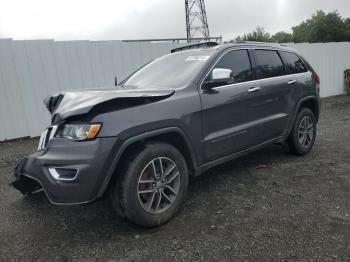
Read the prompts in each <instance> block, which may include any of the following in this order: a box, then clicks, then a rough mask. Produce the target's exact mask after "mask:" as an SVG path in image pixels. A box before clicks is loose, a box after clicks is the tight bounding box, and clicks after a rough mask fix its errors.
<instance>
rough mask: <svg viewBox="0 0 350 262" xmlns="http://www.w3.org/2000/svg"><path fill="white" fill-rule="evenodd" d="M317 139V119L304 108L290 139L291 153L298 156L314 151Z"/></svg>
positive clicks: (297, 118)
mask: <svg viewBox="0 0 350 262" xmlns="http://www.w3.org/2000/svg"><path fill="white" fill-rule="evenodd" d="M315 139H316V118H315V115H314V113H313V112H312V111H311V110H310V109H308V108H302V109H301V110H300V111H299V113H298V115H297V117H296V119H295V122H294V125H293V128H292V132H291V133H290V135H289V137H288V140H287V142H288V145H289V148H290V151H291V152H292V153H293V154H296V155H306V154H307V153H309V152H310V150H311V149H312V147H313V145H314V143H315Z"/></svg>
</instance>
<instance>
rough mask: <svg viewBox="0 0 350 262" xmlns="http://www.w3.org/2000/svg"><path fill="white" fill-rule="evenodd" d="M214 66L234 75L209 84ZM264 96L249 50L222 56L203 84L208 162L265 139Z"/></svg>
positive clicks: (206, 157) (265, 113) (204, 127)
mask: <svg viewBox="0 0 350 262" xmlns="http://www.w3.org/2000/svg"><path fill="white" fill-rule="evenodd" d="M215 69H229V70H231V71H232V76H233V78H232V79H231V81H228V82H226V83H225V82H221V83H219V84H216V85H214V86H212V87H208V86H206V85H209V84H210V83H213V81H211V78H212V77H213V74H212V72H213V70H215ZM221 71H225V70H221ZM226 71H227V70H226ZM263 96H264V90H263V89H262V88H261V87H260V81H256V80H254V75H253V71H252V65H251V57H250V55H249V52H248V50H246V49H239V50H231V51H228V52H226V53H225V54H224V55H223V56H222V57H221V58H219V60H218V61H217V62H216V64H215V65H214V67H213V68H212V69H211V70H210V71H209V73H208V75H207V77H206V78H205V79H204V81H203V83H202V86H201V100H202V108H203V111H202V123H203V128H202V130H203V143H204V147H205V159H206V161H211V160H215V159H218V158H221V157H224V156H227V155H230V154H232V153H236V152H240V151H242V150H244V149H247V148H250V147H252V146H255V145H258V144H260V143H262V142H264V139H265V134H264V133H263V123H264V121H265V120H266V118H267V117H268V115H267V112H266V108H264V106H265V102H264V99H263Z"/></svg>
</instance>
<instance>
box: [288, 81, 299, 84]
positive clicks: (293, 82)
mask: <svg viewBox="0 0 350 262" xmlns="http://www.w3.org/2000/svg"><path fill="white" fill-rule="evenodd" d="M296 82H297V80H290V81H288V85H292V84H295V83H296Z"/></svg>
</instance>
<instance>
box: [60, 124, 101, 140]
mask: <svg viewBox="0 0 350 262" xmlns="http://www.w3.org/2000/svg"><path fill="white" fill-rule="evenodd" d="M100 128H101V124H92V125H80V124H67V125H64V126H63V127H62V128H61V130H60V131H59V132H58V133H57V137H64V138H69V139H72V140H76V141H83V140H91V139H94V138H95V137H96V136H97V134H98V131H100Z"/></svg>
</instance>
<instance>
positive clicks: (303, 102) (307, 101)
mask: <svg viewBox="0 0 350 262" xmlns="http://www.w3.org/2000/svg"><path fill="white" fill-rule="evenodd" d="M304 107H306V108H309V109H310V110H311V111H312V112H313V113H314V115H315V118H316V121H318V119H319V114H320V102H319V99H318V98H317V97H315V96H308V97H304V98H302V99H300V100H299V102H298V103H297V105H296V107H295V110H294V113H293V117H292V121H291V122H290V124H289V128H288V132H287V136H286V137H288V136H289V134H290V132H291V131H292V128H293V124H294V121H295V119H296V117H297V115H298V113H299V111H300V110H301V108H304Z"/></svg>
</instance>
